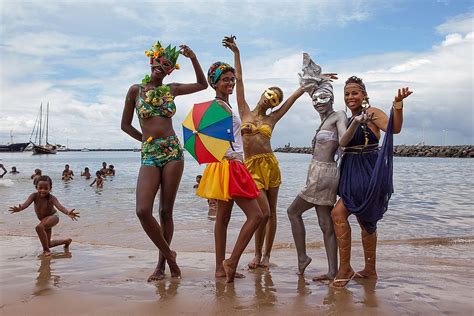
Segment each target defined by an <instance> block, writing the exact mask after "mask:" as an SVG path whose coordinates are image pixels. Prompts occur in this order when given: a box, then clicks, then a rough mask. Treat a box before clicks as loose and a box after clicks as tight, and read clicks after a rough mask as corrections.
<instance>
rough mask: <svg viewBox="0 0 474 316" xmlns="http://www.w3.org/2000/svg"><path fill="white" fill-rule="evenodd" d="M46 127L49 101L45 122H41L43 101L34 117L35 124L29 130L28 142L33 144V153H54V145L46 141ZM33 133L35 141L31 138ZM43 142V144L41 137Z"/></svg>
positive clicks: (47, 126) (47, 125)
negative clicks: (36, 115)
mask: <svg viewBox="0 0 474 316" xmlns="http://www.w3.org/2000/svg"><path fill="white" fill-rule="evenodd" d="M48 129H49V102H48V105H47V107H46V124H44V123H43V103H41V105H40V112H39V115H38V117H37V118H36V122H35V125H34V126H33V130H32V131H31V136H30V142H31V143H32V144H33V155H44V154H55V153H56V146H55V145H51V144H50V143H48ZM33 134H35V141H34V142H33V141H32V140H31V138H32V137H33ZM44 136H46V137H45V142H44V144H43V137H44Z"/></svg>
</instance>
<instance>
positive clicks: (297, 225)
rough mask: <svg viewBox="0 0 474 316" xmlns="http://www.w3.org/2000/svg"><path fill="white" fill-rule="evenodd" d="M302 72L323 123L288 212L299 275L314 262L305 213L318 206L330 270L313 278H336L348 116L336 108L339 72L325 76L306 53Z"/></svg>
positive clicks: (303, 80)
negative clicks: (339, 155)
mask: <svg viewBox="0 0 474 316" xmlns="http://www.w3.org/2000/svg"><path fill="white" fill-rule="evenodd" d="M302 71H303V73H302V74H300V85H301V86H303V87H304V88H305V91H306V92H308V94H309V95H310V96H311V98H312V103H313V107H314V109H315V110H316V111H317V112H318V113H319V116H320V118H321V124H320V125H319V127H318V129H317V130H316V134H315V136H314V139H313V158H312V159H311V163H310V165H309V169H308V176H307V180H306V186H305V187H304V188H303V190H302V191H301V192H300V193H299V194H298V196H297V197H296V198H295V200H294V201H293V203H292V204H291V205H290V207H289V208H288V211H287V212H288V217H289V219H290V222H291V230H292V233H293V239H294V241H295V246H296V251H297V255H298V274H300V275H302V274H304V271H305V269H306V267H307V266H308V265H309V264H310V263H311V258H310V257H309V256H308V255H307V253H306V228H305V225H304V222H303V219H302V215H303V213H304V212H306V211H307V210H309V209H310V208H313V207H314V208H315V210H316V214H317V216H318V222H319V227H320V228H321V231H322V232H323V237H324V247H325V249H326V255H327V258H328V268H329V269H328V272H327V274H322V275H319V276H316V277H314V278H313V281H322V280H332V279H334V276H335V275H336V273H337V242H336V236H335V234H334V228H333V222H332V219H331V210H332V207H333V206H334V204H335V203H336V195H337V187H338V183H339V170H338V168H337V165H336V162H335V159H334V158H335V155H336V152H337V150H338V148H339V140H340V139H341V136H342V135H343V134H344V133H345V131H346V129H347V116H346V114H345V113H344V112H343V111H338V112H336V111H334V108H333V102H334V94H333V89H332V85H331V80H330V79H337V77H335V74H328V75H321V67H320V66H319V65H317V64H316V63H315V62H314V61H313V60H311V58H310V56H309V55H308V54H306V53H305V54H303V68H302Z"/></svg>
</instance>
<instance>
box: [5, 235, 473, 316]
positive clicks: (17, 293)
mask: <svg viewBox="0 0 474 316" xmlns="http://www.w3.org/2000/svg"><path fill="white" fill-rule="evenodd" d="M0 249H1V259H0V260H1V271H2V272H1V275H0V286H1V298H0V312H1V314H2V315H158V314H160V315H187V314H189V315H191V314H192V315H226V316H227V315H244V314H245V315H256V314H258V315H291V314H293V315H315V314H323V315H324V314H330V315H346V314H347V315H349V314H350V315H438V314H449V315H472V313H473V310H474V304H473V300H472V299H473V291H472V288H473V287H472V281H473V279H474V278H473V276H474V275H473V272H472V271H473V267H474V263H473V261H472V256H471V254H472V253H473V252H472V239H468V240H466V241H464V242H459V241H457V242H455V243H450V242H444V243H439V242H436V241H433V240H424V241H423V240H422V241H420V242H418V243H411V244H404V243H400V242H393V243H391V242H384V243H381V245H380V246H379V249H378V273H379V280H378V281H351V283H350V284H349V286H348V287H347V288H346V289H342V290H339V289H337V290H335V289H331V288H330V287H328V285H327V284H324V283H315V282H313V281H312V280H311V278H312V277H313V276H315V275H317V274H319V273H324V272H326V267H327V265H326V259H325V257H324V250H323V249H321V248H319V249H310V251H309V253H310V255H311V256H312V257H313V262H312V263H311V265H310V266H309V267H308V269H307V271H306V275H305V276H304V277H298V276H297V275H296V274H295V271H296V252H295V250H294V249H277V250H275V251H274V252H273V253H272V262H273V265H272V266H271V267H270V269H269V270H265V269H257V270H253V271H249V270H248V269H247V268H246V263H247V262H248V261H249V260H250V259H251V258H252V253H251V252H247V253H245V254H244V255H243V256H242V259H241V261H240V265H239V271H240V272H242V273H244V274H245V275H246V276H247V277H246V278H245V279H238V280H236V281H235V283H233V284H227V285H226V284H225V280H223V279H215V278H214V254H213V253H208V252H178V264H179V265H180V267H181V270H182V274H183V277H182V279H171V278H170V277H169V273H168V275H167V278H166V279H165V280H162V281H158V282H155V283H147V282H146V279H147V277H148V275H149V274H150V273H151V272H152V271H153V268H154V266H155V264H156V252H155V251H145V250H138V249H132V248H120V247H107V246H96V245H90V244H81V243H75V242H73V243H72V245H71V249H70V251H64V249H63V248H54V255H53V256H52V258H45V259H40V258H37V255H38V254H39V253H41V247H40V245H39V241H38V240H37V239H36V238H31V237H19V236H0ZM400 253H403V257H402V256H400V255H399V254H400ZM437 253H442V254H444V255H443V256H439V255H436V254H437ZM450 253H458V254H459V253H465V254H466V256H465V257H463V258H459V257H456V256H455V257H450V255H449V254H450ZM352 254H353V266H354V269H357V268H362V249H361V247H360V244H355V245H354V249H353V252H352Z"/></svg>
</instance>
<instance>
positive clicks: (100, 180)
mask: <svg viewBox="0 0 474 316" xmlns="http://www.w3.org/2000/svg"><path fill="white" fill-rule="evenodd" d="M94 183H95V185H96V187H97V188H102V187H104V179H103V178H102V172H101V171H100V170H99V171H97V172H96V173H95V179H94V181H92V183H91V185H90V186H93V185H94Z"/></svg>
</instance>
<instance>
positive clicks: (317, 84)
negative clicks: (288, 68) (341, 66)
mask: <svg viewBox="0 0 474 316" xmlns="http://www.w3.org/2000/svg"><path fill="white" fill-rule="evenodd" d="M301 71H302V73H299V74H298V77H299V78H300V86H301V87H303V89H304V91H306V92H307V93H308V94H309V95H310V96H311V98H312V99H313V94H315V93H321V92H322V93H327V94H330V95H331V99H332V100H334V93H333V90H332V84H331V81H330V80H329V79H327V78H324V77H321V66H319V65H318V64H316V63H315V62H314V61H313V60H312V59H311V57H310V56H309V54H308V53H303V66H302V68H301Z"/></svg>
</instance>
